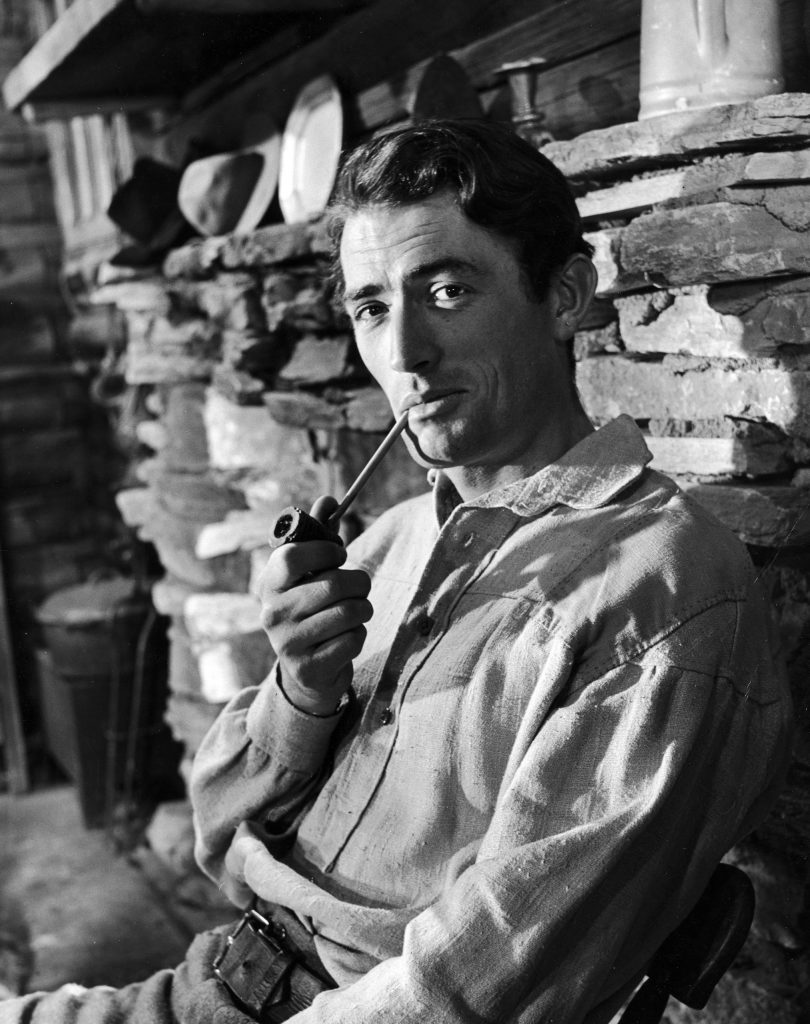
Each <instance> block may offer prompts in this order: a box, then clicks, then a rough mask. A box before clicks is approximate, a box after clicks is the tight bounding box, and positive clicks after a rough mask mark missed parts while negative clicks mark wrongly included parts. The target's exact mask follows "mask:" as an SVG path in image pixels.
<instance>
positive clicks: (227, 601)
mask: <svg viewBox="0 0 810 1024" xmlns="http://www.w3.org/2000/svg"><path fill="white" fill-rule="evenodd" d="M260 611H261V609H260V606H259V602H258V601H257V600H256V598H255V597H253V595H252V594H247V593H245V594H236V593H223V592H219V593H215V594H200V593H194V594H190V595H189V596H188V597H187V599H186V603H185V607H184V609H183V615H184V619H185V623H186V627H187V629H188V631H189V636H190V637H191V638H192V639H194V640H224V639H226V638H228V637H232V636H242V635H243V634H250V633H256V632H261V628H262V624H261V619H260V617H259V615H260Z"/></svg>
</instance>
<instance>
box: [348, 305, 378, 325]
mask: <svg viewBox="0 0 810 1024" xmlns="http://www.w3.org/2000/svg"><path fill="white" fill-rule="evenodd" d="M384 313H385V306H384V305H383V304H382V303H381V302H367V303H366V304H365V306H359V307H358V308H357V309H356V310H355V311H354V314H353V317H352V319H354V320H355V321H363V320H366V321H368V320H376V319H377V317H379V316H382V315H383V314H384Z"/></svg>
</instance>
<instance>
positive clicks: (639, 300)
mask: <svg viewBox="0 0 810 1024" xmlns="http://www.w3.org/2000/svg"><path fill="white" fill-rule="evenodd" d="M615 304H616V308H617V310H618V313H619V328H620V331H621V338H622V341H623V342H624V346H625V348H626V349H627V350H628V351H631V352H691V353H694V354H696V355H707V356H716V357H731V358H738V357H747V356H751V355H755V356H756V355H767V354H769V353H774V352H776V351H778V350H779V348H780V347H782V346H792V345H810V278H807V277H800V278H791V279H790V280H788V281H779V280H771V281H750V282H745V283H741V284H726V285H695V286H692V287H689V288H683V289H681V290H678V291H672V290H670V291H663V290H657V291H652V292H640V293H636V294H634V295H624V296H616V299H615Z"/></svg>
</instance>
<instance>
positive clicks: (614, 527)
mask: <svg viewBox="0 0 810 1024" xmlns="http://www.w3.org/2000/svg"><path fill="white" fill-rule="evenodd" d="M606 511H607V515H606V517H605V523H604V533H603V535H602V536H599V537H595V538H594V551H593V554H592V557H593V558H594V559H595V560H596V561H598V560H599V559H600V558H609V559H610V560H611V561H615V559H616V558H617V557H618V558H619V559H620V560H621V564H622V570H623V573H624V574H625V575H626V576H627V578H628V580H631V579H633V578H634V577H635V576H636V575H637V574H641V575H643V576H645V577H646V576H648V575H658V574H660V575H661V576H662V577H663V578H664V579H665V580H670V581H671V582H672V583H673V585H674V578H673V574H675V576H677V577H679V578H680V581H681V586H684V585H685V586H686V590H687V591H689V592H694V591H697V590H701V589H703V588H705V589H707V591H708V592H712V591H714V590H716V589H718V588H719V589H720V590H723V591H727V590H729V589H734V590H738V589H740V588H742V589H745V588H746V587H748V586H749V585H750V582H751V580H752V575H753V567H752V563H751V559H750V556H749V554H748V551H747V549H746V547H745V545H744V544H743V542H742V541H741V540H740V538H739V537H738V536H737V535H736V534H735V533H733V531H732V530H730V529H729V528H728V526H726V525H725V524H724V523H722V522H720V520H719V519H717V518H716V516H714V515H713V514H712V513H711V512H710V511H709V510H708V509H707V508H706V507H705V506H703V505H701V504H700V502H699V501H698V500H697V499H696V498H695V497H693V496H692V495H691V494H690V493H689V492H688V491H684V490H682V489H681V488H680V487H678V486H677V485H676V484H675V483H674V482H673V481H672V480H670V479H669V478H668V477H666V476H664V475H663V474H661V473H658V472H656V471H654V470H650V471H648V472H647V473H646V474H645V477H644V478H643V479H642V480H641V481H639V483H638V485H637V486H636V487H634V488H633V489H632V490H631V491H629V492H628V493H627V494H626V495H624V496H621V497H620V498H619V500H618V501H617V502H616V503H615V506H614V507H613V509H611V510H606Z"/></svg>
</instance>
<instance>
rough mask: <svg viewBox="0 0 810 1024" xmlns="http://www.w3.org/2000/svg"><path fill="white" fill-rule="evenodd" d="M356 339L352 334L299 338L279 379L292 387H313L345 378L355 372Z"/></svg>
mask: <svg viewBox="0 0 810 1024" xmlns="http://www.w3.org/2000/svg"><path fill="white" fill-rule="evenodd" d="M353 349H354V342H353V340H352V339H351V338H350V337H349V336H348V335H344V336H342V337H341V336H338V337H330V338H324V337H318V336H317V335H314V334H310V335H306V336H304V337H303V338H299V339H298V341H296V343H295V347H294V348H293V352H292V356H291V357H290V359H289V361H288V362H287V363H285V365H284V366H283V367H282V368H281V370H280V371H279V373H278V380H279V381H283V382H284V383H286V384H288V385H290V386H296V387H310V386H312V385H318V384H328V383H330V382H332V381H338V380H344V379H346V378H348V377H350V376H352V374H353V370H354V367H353V360H352V354H353Z"/></svg>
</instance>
